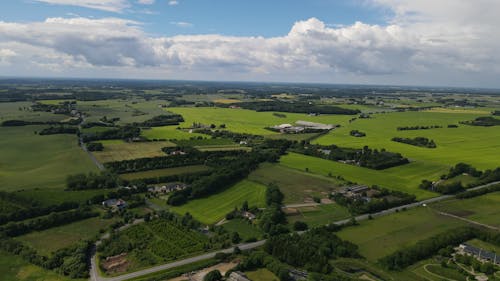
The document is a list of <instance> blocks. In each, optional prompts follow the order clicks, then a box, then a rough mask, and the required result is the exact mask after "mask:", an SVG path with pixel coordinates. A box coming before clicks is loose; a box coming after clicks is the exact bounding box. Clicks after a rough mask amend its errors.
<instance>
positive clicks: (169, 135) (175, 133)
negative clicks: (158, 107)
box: [141, 123, 206, 141]
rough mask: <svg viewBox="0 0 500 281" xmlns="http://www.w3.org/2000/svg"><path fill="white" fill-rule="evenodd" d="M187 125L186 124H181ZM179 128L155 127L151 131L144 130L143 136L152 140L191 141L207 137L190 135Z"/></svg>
mask: <svg viewBox="0 0 500 281" xmlns="http://www.w3.org/2000/svg"><path fill="white" fill-rule="evenodd" d="M181 125H184V126H186V125H185V123H183V124H181ZM177 127H178V126H162V127H153V128H150V129H142V130H141V136H143V137H145V138H147V139H150V140H158V139H162V140H173V141H175V140H189V139H191V138H197V137H206V135H202V134H197V133H189V132H188V131H185V130H179V129H177Z"/></svg>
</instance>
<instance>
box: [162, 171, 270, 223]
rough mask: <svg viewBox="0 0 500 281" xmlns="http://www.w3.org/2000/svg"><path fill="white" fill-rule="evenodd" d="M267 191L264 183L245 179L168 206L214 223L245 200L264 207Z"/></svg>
mask: <svg viewBox="0 0 500 281" xmlns="http://www.w3.org/2000/svg"><path fill="white" fill-rule="evenodd" d="M265 193H266V187H265V186H264V185H262V184H259V183H256V182H252V181H249V180H243V181H241V182H239V183H237V184H236V185H234V186H232V187H230V188H228V189H226V190H224V191H223V192H220V193H218V194H214V195H211V196H209V197H207V198H202V199H196V200H191V201H189V202H188V203H187V204H184V205H182V206H178V207H168V208H169V209H171V210H172V211H174V212H176V213H178V214H182V215H184V214H185V213H187V212H189V213H190V214H191V215H193V217H194V218H195V219H197V220H199V221H200V222H202V223H205V224H213V223H216V222H218V221H220V220H222V219H223V218H224V217H225V215H226V214H227V213H229V212H230V211H232V210H233V209H234V207H238V208H240V207H241V205H242V204H243V202H245V200H246V201H248V205H249V206H257V207H264V205H265Z"/></svg>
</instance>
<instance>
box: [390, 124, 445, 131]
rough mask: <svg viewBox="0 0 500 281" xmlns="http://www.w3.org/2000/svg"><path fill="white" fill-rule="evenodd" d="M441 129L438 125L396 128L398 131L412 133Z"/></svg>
mask: <svg viewBox="0 0 500 281" xmlns="http://www.w3.org/2000/svg"><path fill="white" fill-rule="evenodd" d="M438 128H443V126H439V125H430V126H404V127H397V130H398V131H412V130H429V129H438Z"/></svg>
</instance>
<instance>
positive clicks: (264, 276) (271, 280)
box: [245, 268, 279, 281]
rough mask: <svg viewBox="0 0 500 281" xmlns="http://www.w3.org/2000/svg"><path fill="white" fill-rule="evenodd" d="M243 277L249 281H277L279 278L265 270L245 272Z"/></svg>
mask: <svg viewBox="0 0 500 281" xmlns="http://www.w3.org/2000/svg"><path fill="white" fill-rule="evenodd" d="M245 275H246V276H247V277H248V278H250V280H259V281H278V280H279V278H278V277H277V276H276V275H274V273H272V272H271V271H269V270H268V269H265V268H261V269H257V270H253V271H246V272H245Z"/></svg>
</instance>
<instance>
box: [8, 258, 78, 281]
mask: <svg viewBox="0 0 500 281" xmlns="http://www.w3.org/2000/svg"><path fill="white" fill-rule="evenodd" d="M0 275H1V276H0V278H1V280H2V281H69V280H74V281H76V280H79V281H83V280H85V279H71V278H67V277H64V276H62V275H58V274H57V273H54V272H52V271H49V270H46V269H43V268H41V267H38V266H36V265H32V264H30V263H28V262H25V261H24V260H22V259H21V257H19V256H16V255H12V254H9V253H7V252H4V251H0Z"/></svg>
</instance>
